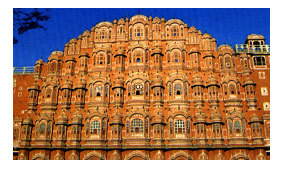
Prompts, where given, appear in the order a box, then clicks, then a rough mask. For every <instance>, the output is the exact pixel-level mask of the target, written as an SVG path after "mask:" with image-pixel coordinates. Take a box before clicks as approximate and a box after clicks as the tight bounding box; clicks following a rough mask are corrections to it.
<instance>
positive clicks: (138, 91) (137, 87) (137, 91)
mask: <svg viewBox="0 0 291 169" xmlns="http://www.w3.org/2000/svg"><path fill="white" fill-rule="evenodd" d="M133 93H134V95H136V96H139V95H143V84H141V83H140V84H134V86H133Z"/></svg>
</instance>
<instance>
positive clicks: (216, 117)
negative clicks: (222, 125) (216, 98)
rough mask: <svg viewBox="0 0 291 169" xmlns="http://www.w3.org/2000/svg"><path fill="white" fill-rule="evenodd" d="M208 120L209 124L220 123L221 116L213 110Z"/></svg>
mask: <svg viewBox="0 0 291 169" xmlns="http://www.w3.org/2000/svg"><path fill="white" fill-rule="evenodd" d="M210 120H211V122H221V120H222V116H221V114H220V113H219V112H218V111H217V110H214V112H212V113H211V114H210Z"/></svg>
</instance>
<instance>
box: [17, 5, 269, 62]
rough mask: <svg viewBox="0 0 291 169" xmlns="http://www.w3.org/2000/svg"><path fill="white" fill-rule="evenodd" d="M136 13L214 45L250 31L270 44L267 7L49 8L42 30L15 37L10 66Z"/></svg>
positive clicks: (44, 55) (241, 39)
mask: <svg viewBox="0 0 291 169" xmlns="http://www.w3.org/2000/svg"><path fill="white" fill-rule="evenodd" d="M138 13H140V14H143V15H146V16H152V17H155V16H158V17H159V18H161V17H164V18H165V19H166V20H169V19H172V18H177V19H181V20H182V21H184V22H185V23H186V24H188V26H189V27H190V26H194V27H195V28H196V29H200V30H201V31H202V33H205V32H207V33H209V34H211V35H212V36H213V37H214V38H215V39H216V40H217V44H218V45H221V44H223V43H226V44H229V45H231V46H234V44H240V43H244V41H245V38H246V37H247V35H249V34H252V33H255V34H262V35H264V37H265V39H266V44H270V9H268V8H243V9H240V8H226V9H224V8H201V9H199V8H198V9H196V8H186V9H183V8H146V9H141V8H139V9H138V8H113V9H104V8H94V9H86V8H81V9H78V8H65V9H62V8H56V9H54V8H53V9H50V15H51V18H50V19H49V20H48V21H46V22H44V23H43V25H44V26H45V27H46V28H47V29H46V30H43V29H35V30H30V31H28V32H25V33H24V34H23V35H20V36H18V40H19V42H18V43H17V44H15V45H13V66H14V67H23V66H33V65H34V63H35V62H36V60H38V59H40V58H43V59H44V61H47V58H48V57H49V55H50V53H51V52H52V51H54V50H63V49H64V45H65V44H66V43H67V42H68V41H69V40H70V39H72V38H77V37H78V36H79V35H80V34H81V33H83V32H84V31H85V30H87V29H88V30H90V29H91V28H92V26H94V25H96V24H97V23H99V22H102V21H104V20H106V21H110V22H112V21H113V20H114V19H115V18H117V19H120V18H121V17H123V18H126V16H129V17H131V16H134V15H136V14H138Z"/></svg>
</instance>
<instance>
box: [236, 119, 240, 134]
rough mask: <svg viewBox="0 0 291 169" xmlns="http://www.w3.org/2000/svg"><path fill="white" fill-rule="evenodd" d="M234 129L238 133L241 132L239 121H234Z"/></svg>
mask: <svg viewBox="0 0 291 169" xmlns="http://www.w3.org/2000/svg"><path fill="white" fill-rule="evenodd" d="M234 130H235V132H236V133H240V132H241V125H240V122H239V121H235V122H234Z"/></svg>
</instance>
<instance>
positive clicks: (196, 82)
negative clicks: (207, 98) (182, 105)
mask: <svg viewBox="0 0 291 169" xmlns="http://www.w3.org/2000/svg"><path fill="white" fill-rule="evenodd" d="M192 82H193V85H192V87H194V86H203V87H204V85H203V80H202V77H201V76H200V75H199V74H198V73H196V74H195V75H194V76H193V80H192Z"/></svg>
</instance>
